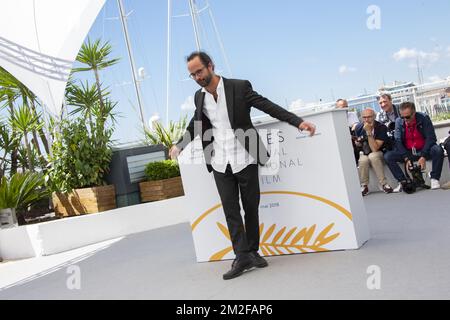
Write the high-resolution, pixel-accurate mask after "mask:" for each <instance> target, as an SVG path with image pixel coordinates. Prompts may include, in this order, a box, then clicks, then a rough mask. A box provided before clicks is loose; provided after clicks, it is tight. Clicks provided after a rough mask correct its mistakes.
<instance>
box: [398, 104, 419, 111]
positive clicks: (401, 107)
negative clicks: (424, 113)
mask: <svg viewBox="0 0 450 320" xmlns="http://www.w3.org/2000/svg"><path fill="white" fill-rule="evenodd" d="M399 109H400V111H403V110H406V109H411V111H413V112H415V111H416V105H415V104H414V102H403V103H402V104H400V107H399Z"/></svg>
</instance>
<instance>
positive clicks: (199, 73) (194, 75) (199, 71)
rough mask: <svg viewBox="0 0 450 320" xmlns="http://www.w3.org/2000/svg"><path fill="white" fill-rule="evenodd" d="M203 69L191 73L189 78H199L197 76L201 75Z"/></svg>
mask: <svg viewBox="0 0 450 320" xmlns="http://www.w3.org/2000/svg"><path fill="white" fill-rule="evenodd" d="M205 68H206V67H203V68H201V69H200V70H197V71H196V72H194V73H191V74H190V75H189V78H191V79H195V78H197V77H199V76H200V75H201V74H202V72H203V70H204V69H205Z"/></svg>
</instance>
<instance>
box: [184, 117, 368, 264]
mask: <svg viewBox="0 0 450 320" xmlns="http://www.w3.org/2000/svg"><path fill="white" fill-rule="evenodd" d="M303 118H304V119H306V120H307V121H310V122H313V123H314V124H316V126H317V131H316V134H315V136H314V137H309V135H308V133H302V132H300V131H299V130H297V129H296V128H294V127H292V126H290V125H289V124H287V123H282V122H279V121H271V122H267V123H265V124H262V125H259V126H258V127H257V129H258V131H259V133H260V135H261V137H262V139H263V141H264V143H266V144H267V147H268V149H269V150H271V159H270V161H269V163H268V164H267V165H266V166H265V167H260V170H259V174H260V189H261V202H260V208H259V216H260V230H261V232H260V234H261V235H260V236H261V238H260V253H261V254H262V255H264V256H269V255H283V254H294V253H307V252H308V253H310V252H323V251H330V250H345V249H357V248H359V247H361V246H362V245H363V244H364V243H365V242H366V241H367V240H368V239H369V228H368V223H367V217H366V211H365V207H364V203H363V200H362V196H361V192H360V190H359V180H358V173H357V169H356V166H355V161H354V159H353V152H352V146H351V140H350V134H349V131H348V125H347V117H346V113H345V111H344V110H332V111H326V112H321V113H316V114H312V115H308V116H304V117H303ZM179 162H180V170H181V174H182V179H183V187H184V192H185V197H186V199H185V200H186V201H185V203H186V208H185V210H187V212H188V214H189V216H190V221H191V228H192V234H193V238H194V245H195V251H196V255H197V261H199V262H205V261H217V260H224V259H232V258H234V253H233V250H232V247H231V241H230V239H229V234H228V229H227V224H226V221H225V216H224V213H223V209H222V206H221V203H220V198H219V195H218V192H217V188H216V185H215V182H214V177H213V175H212V173H209V172H208V171H207V169H206V166H205V164H204V156H203V152H202V149H201V142H200V139H199V138H197V139H196V140H195V141H194V142H193V143H191V144H190V145H189V146H188V147H187V148H186V149H185V150H184V151H183V152H182V154H181V155H180V157H179ZM241 207H242V206H241ZM241 213H242V214H244V212H243V210H242V211H241Z"/></svg>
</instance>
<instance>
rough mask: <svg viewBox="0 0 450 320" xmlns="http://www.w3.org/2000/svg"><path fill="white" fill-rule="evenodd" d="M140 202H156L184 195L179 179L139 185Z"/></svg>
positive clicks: (147, 182)
mask: <svg viewBox="0 0 450 320" xmlns="http://www.w3.org/2000/svg"><path fill="white" fill-rule="evenodd" d="M139 189H140V192H141V201H142V202H149V201H158V200H164V199H170V198H175V197H180V196H183V195H184V190H183V184H182V183H181V177H175V178H170V179H165V180H158V181H144V182H140V183H139Z"/></svg>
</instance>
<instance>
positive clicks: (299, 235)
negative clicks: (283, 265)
mask: <svg viewBox="0 0 450 320" xmlns="http://www.w3.org/2000/svg"><path fill="white" fill-rule="evenodd" d="M217 227H218V228H219V230H220V231H221V232H222V234H223V235H224V236H225V237H226V238H227V239H228V240H230V241H231V237H230V233H229V231H228V229H227V227H225V226H224V225H223V224H221V223H220V222H217ZM333 227H334V223H331V224H330V225H328V226H327V227H325V228H324V229H323V230H322V231H320V233H319V234H318V235H317V237H315V238H314V240H312V239H313V236H314V233H315V231H316V228H317V225H312V226H311V227H309V228H308V227H305V228H303V229H301V230H299V231H297V230H298V228H297V227H294V228H291V229H289V231H287V229H288V228H287V227H282V228H281V229H280V230H278V231H277V232H276V230H277V225H276V224H273V225H271V226H270V227H269V228H268V229H267V230H264V223H261V224H260V226H259V234H260V244H259V247H260V249H261V251H262V253H263V255H264V256H275V255H283V254H294V253H306V252H323V251H328V249H326V248H325V247H324V246H325V245H326V244H329V243H331V242H332V241H334V240H335V239H336V238H337V237H339V235H340V233H339V232H338V233H334V234H332V235H329V233H330V231H331V229H333ZM286 231H287V232H286ZM272 235H273V237H272ZM232 250H233V247H231V246H230V247H227V248H225V249H223V250H220V251H219V252H217V253H215V254H213V255H212V256H211V258H210V259H209V260H210V261H217V260H222V259H223V257H224V256H225V255H227V254H228V253H229V252H231V251H232Z"/></svg>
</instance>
